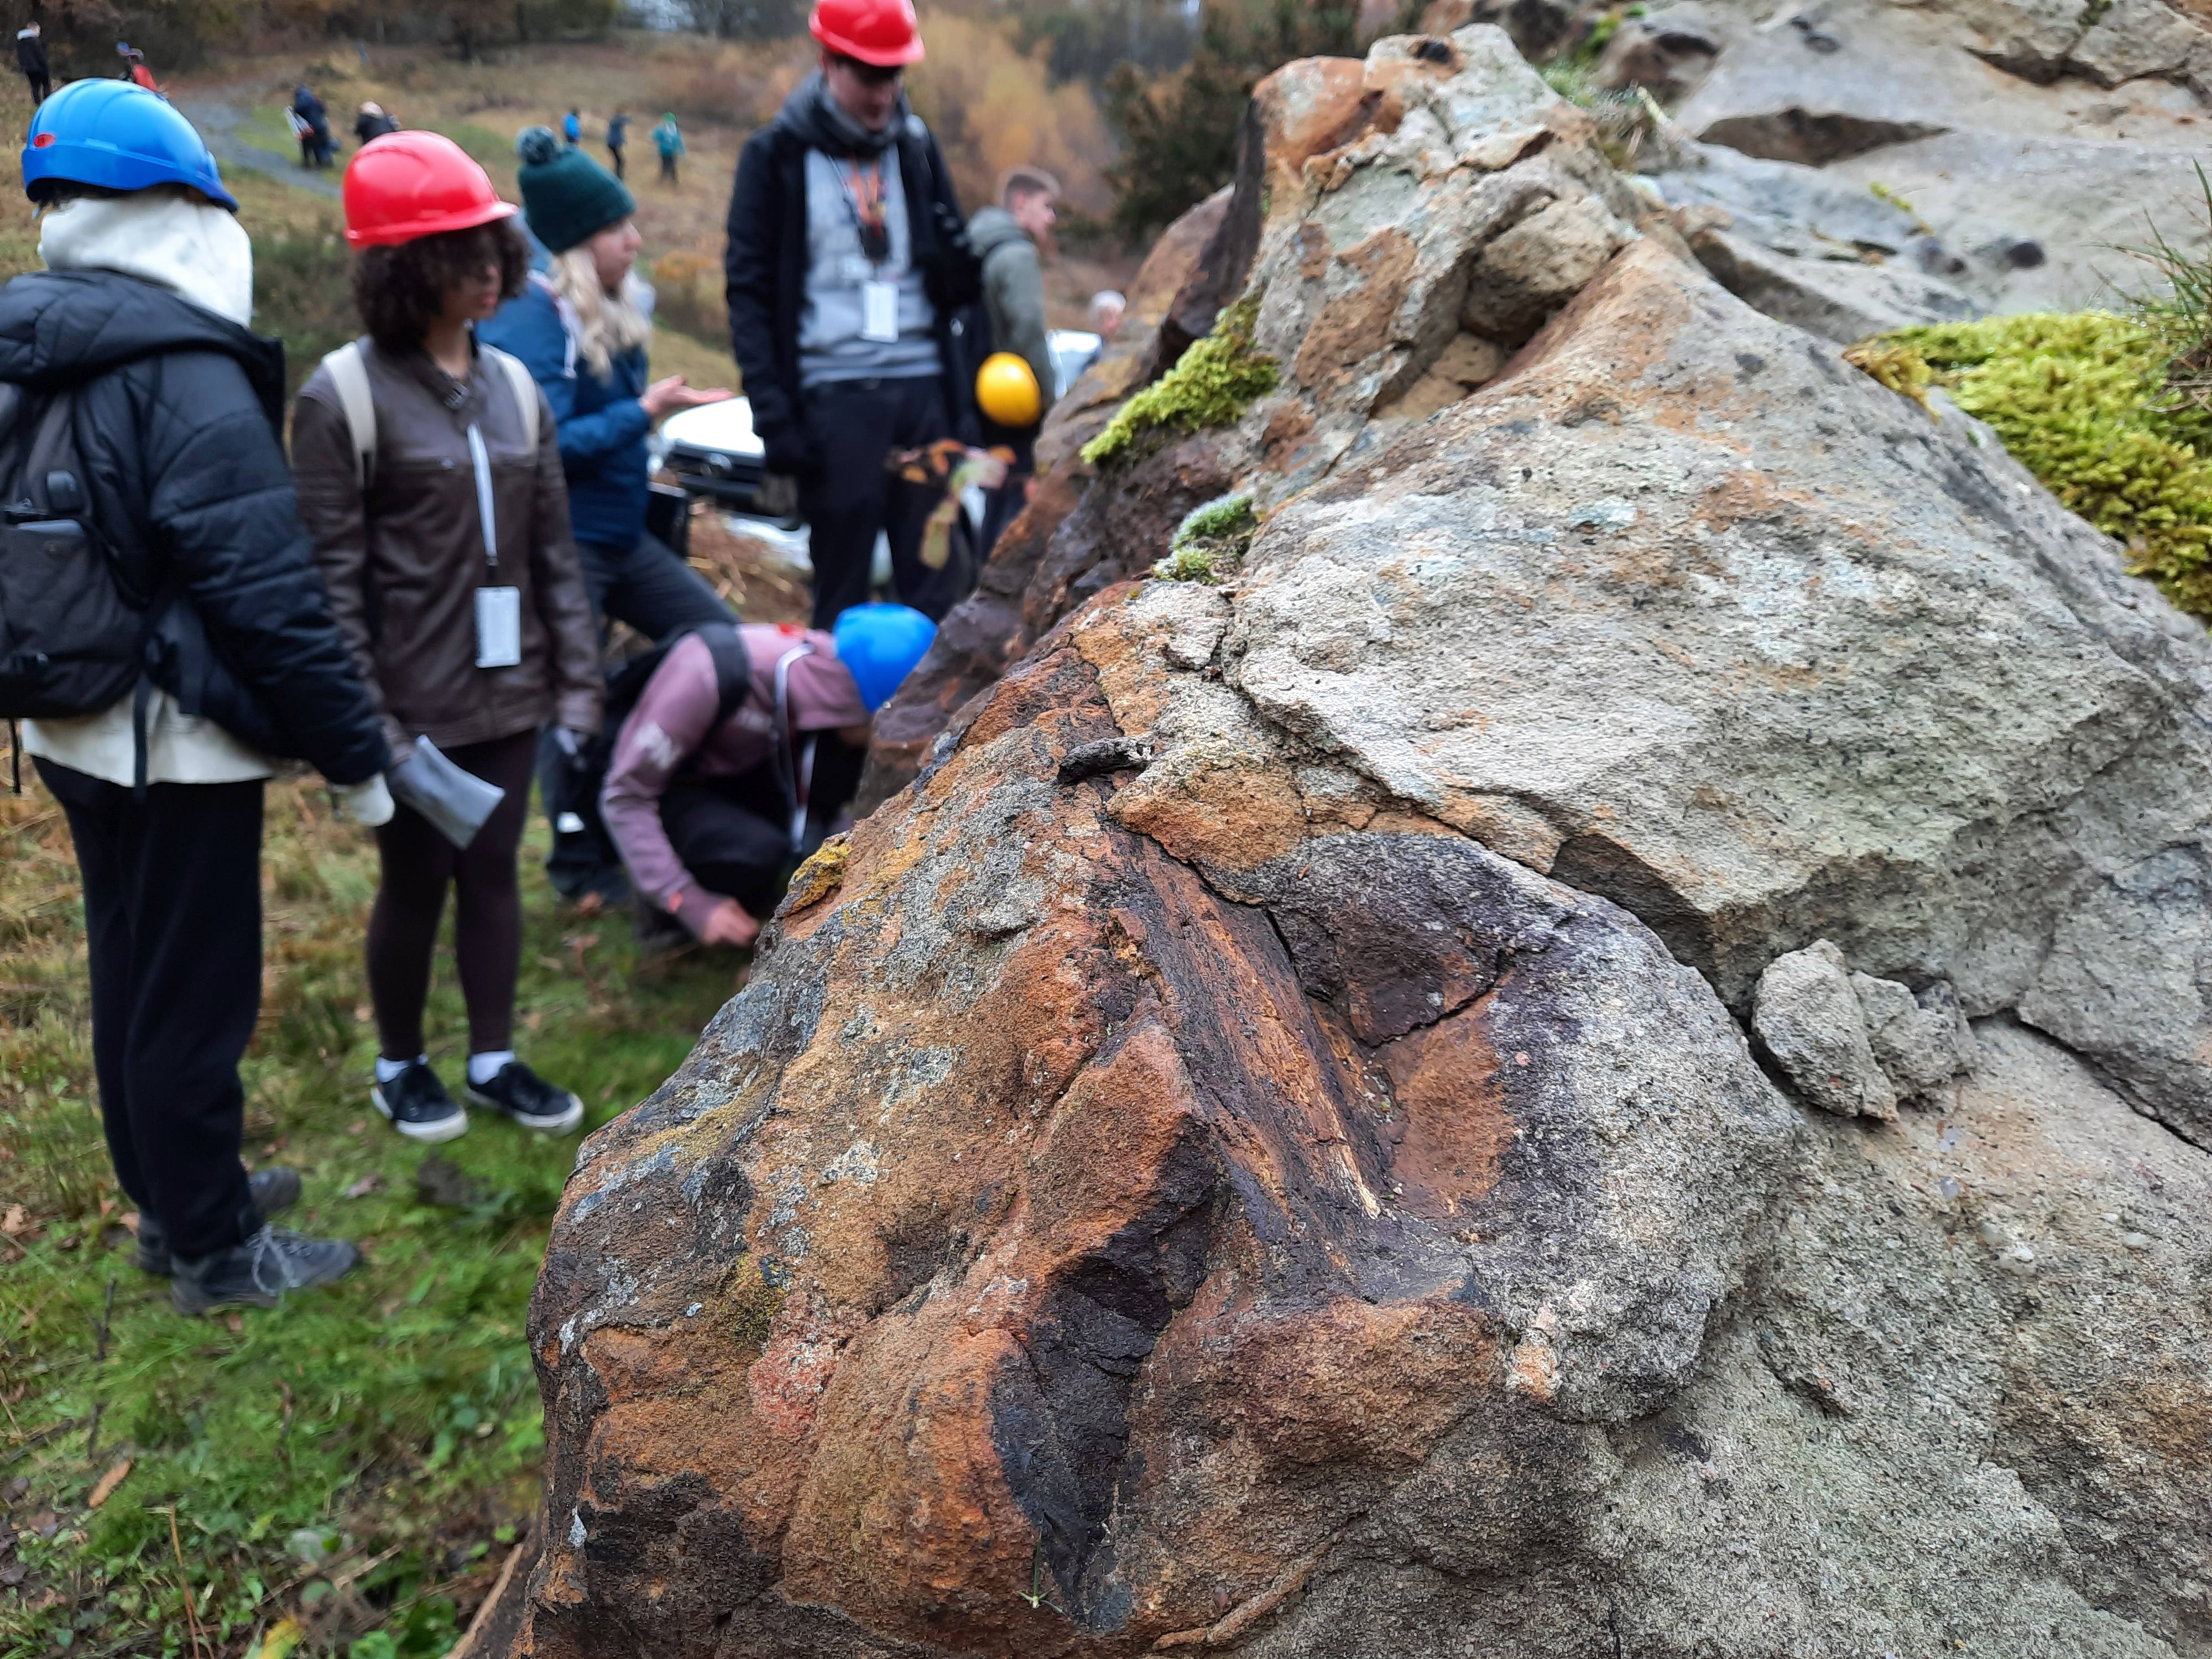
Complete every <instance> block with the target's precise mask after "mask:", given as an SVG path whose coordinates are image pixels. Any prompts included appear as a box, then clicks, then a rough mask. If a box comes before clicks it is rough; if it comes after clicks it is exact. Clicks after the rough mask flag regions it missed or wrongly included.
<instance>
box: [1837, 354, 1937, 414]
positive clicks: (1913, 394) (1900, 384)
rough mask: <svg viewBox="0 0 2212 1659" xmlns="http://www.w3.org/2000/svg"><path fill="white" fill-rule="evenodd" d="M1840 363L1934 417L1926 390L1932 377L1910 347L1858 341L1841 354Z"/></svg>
mask: <svg viewBox="0 0 2212 1659" xmlns="http://www.w3.org/2000/svg"><path fill="white" fill-rule="evenodd" d="M1844 362H1847V363H1849V364H1850V366H1851V367H1852V368H1856V369H1858V370H1860V371H1861V372H1862V373H1863V374H1871V375H1872V376H1873V377H1874V378H1875V380H1880V381H1881V383H1882V384H1883V385H1884V386H1887V387H1888V388H1889V389H1890V390H1891V391H1892V392H1895V393H1897V395H1898V396H1899V397H1900V398H1911V399H1912V401H1913V402H1914V403H1916V404H1919V405H1920V406H1921V408H1923V409H1924V410H1928V412H1929V414H1930V415H1933V414H1935V412H1936V410H1935V409H1934V407H1933V406H1932V405H1931V404H1929V401H1928V388H1929V386H1932V385H1933V384H1934V383H1935V376H1934V374H1933V373H1932V372H1931V371H1930V370H1929V367H1928V360H1927V359H1926V358H1925V357H1923V356H1921V355H1920V354H1919V353H1918V352H1917V351H1915V350H1914V349H1912V348H1911V346H1904V345H1896V344H1893V343H1891V342H1889V341H1887V340H1862V341H1860V342H1859V343H1858V344H1857V345H1855V346H1853V347H1852V348H1851V349H1850V350H1849V351H1846V352H1845V353H1844Z"/></svg>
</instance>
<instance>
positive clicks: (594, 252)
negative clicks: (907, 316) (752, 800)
mask: <svg viewBox="0 0 2212 1659" xmlns="http://www.w3.org/2000/svg"><path fill="white" fill-rule="evenodd" d="M516 148H517V149H518V150H519V152H520V155H521V160H522V166H521V168H520V171H519V172H518V173H516V175H515V182H516V184H517V185H519V186H520V189H521V191H522V206H523V213H524V216H525V217H526V220H527V222H528V223H529V226H530V231H531V234H532V235H533V236H534V237H536V238H537V240H538V244H539V246H542V247H543V248H544V250H545V258H544V259H543V260H542V261H541V262H539V263H538V266H537V268H536V269H533V270H532V272H531V273H530V280H529V281H528V283H526V285H525V286H524V288H523V289H522V292H521V293H520V294H518V295H515V296H514V297H513V298H512V299H510V300H508V301H507V302H506V303H505V304H504V305H502V306H501V307H500V308H499V311H498V313H497V314H496V315H495V316H494V317H493V318H492V319H490V320H489V322H487V323H485V324H484V325H483V327H482V328H480V329H479V330H478V331H477V337H479V338H480V339H482V340H483V342H484V343H486V344H488V345H493V346H496V347H498V348H499V349H501V350H502V351H506V352H508V353H511V354H512V355H513V356H515V357H517V358H519V359H520V361H521V362H522V363H523V364H524V365H525V366H526V368H528V369H529V370H530V373H531V374H532V377H533V378H534V379H535V380H537V382H538V386H539V388H540V389H541V390H542V391H543V392H544V393H545V402H546V406H547V407H548V408H549V409H550V410H552V413H553V420H554V423H555V424H556V427H557V428H559V435H560V446H561V465H562V471H564V472H565V473H566V475H567V477H568V519H569V522H570V524H571V525H572V526H574V535H575V539H576V551H577V554H578V556H579V557H580V559H581V561H582V564H583V570H584V585H585V587H586V591H587V592H589V594H590V596H591V602H592V611H593V613H594V616H595V617H596V618H597V620H598V622H599V626H600V628H601V629H605V625H606V623H607V622H608V621H609V620H610V619H612V620H616V621H620V622H624V623H629V626H630V627H632V628H634V629H636V630H637V631H638V632H639V633H640V634H641V635H644V636H645V637H646V638H647V639H648V640H653V641H660V640H664V639H665V638H667V637H668V636H669V635H671V634H674V633H676V632H678V630H679V629H684V628H688V627H696V626H697V625H698V624H700V623H726V622H729V621H731V620H732V617H731V615H730V611H729V607H728V606H727V605H724V604H723V603H722V601H721V599H720V597H719V596H718V595H717V594H716V593H715V592H714V589H713V588H712V587H711V586H708V582H707V580H706V578H705V577H703V576H702V575H701V574H699V573H698V572H697V571H696V570H694V569H693V568H691V567H690V565H688V564H686V563H684V561H683V560H682V559H680V558H678V556H676V554H675V553H674V552H673V551H671V550H670V549H669V548H668V547H667V546H666V545H665V544H664V543H662V542H660V541H659V540H658V539H656V538H654V537H653V536H651V535H649V534H648V533H647V531H646V527H645V520H646V508H647V502H648V501H649V500H650V498H651V489H650V482H649V480H650V477H651V474H652V465H651V462H650V460H649V459H648V458H647V454H646V437H647V434H648V433H650V432H651V431H652V429H653V422H655V421H657V420H659V418H660V417H661V416H663V415H666V414H670V413H671V412H673V411H675V410H681V409H696V408H698V407H699V406H700V405H701V404H712V403H720V402H722V401H724V400H725V399H726V398H728V397H729V395H730V394H729V393H728V392H726V391H723V390H722V389H721V388H720V387H715V388H714V389H712V390H696V391H695V390H694V389H693V388H691V387H690V386H686V385H685V384H684V377H683V376H682V375H681V374H671V375H670V376H669V377H668V378H667V379H665V380H650V378H649V374H648V370H647V361H646V348H647V346H648V345H649V344H650V343H652V339H653V313H652V307H653V290H652V289H649V288H647V286H646V285H645V283H643V282H642V281H641V280H640V279H639V277H638V275H637V272H636V270H635V265H636V264H637V250H638V234H637V226H636V224H635V222H634V221H633V220H632V219H631V217H630V216H631V215H632V214H633V213H635V211H636V210H637V203H636V201H635V198H633V197H631V195H630V193H629V188H628V187H627V186H626V185H623V183H622V182H621V181H620V180H618V179H616V178H615V177H614V176H613V175H612V174H611V173H609V172H608V171H607V170H606V169H605V167H601V166H600V165H599V163H598V162H597V161H593V160H592V158H591V157H590V156H588V155H585V154H584V152H583V151H582V150H580V149H563V148H562V147H561V145H560V144H558V143H556V142H555V140H554V137H553V135H552V133H551V132H550V131H547V130H546V129H545V128H544V127H530V128H526V129H525V131H524V132H523V134H522V137H521V138H520V141H519V142H518V143H517V146H516ZM579 760H580V756H579V755H578V754H576V753H574V752H573V751H568V752H564V751H563V750H562V747H561V736H560V732H559V729H558V728H557V727H555V728H549V729H548V731H547V732H545V734H544V737H543V738H541V740H540V742H539V744H538V792H539V793H540V795H541V796H542V797H543V798H544V804H545V813H546V816H547V817H549V818H550V819H551V820H552V823H553V829H554V836H553V851H552V854H551V856H550V857H549V858H548V859H547V860H546V865H545V868H546V873H547V874H548V875H549V876H550V877H551V878H552V880H553V884H554V886H555V887H556V888H557V889H559V890H561V891H562V893H564V894H566V895H567V896H569V897H571V898H575V897H579V896H581V895H583V894H584V893H586V892H594V891H595V892H598V893H599V894H600V895H601V896H603V897H605V898H608V899H613V900H618V899H621V898H622V897H623V896H625V894H626V888H627V884H626V883H625V882H624V881H623V876H622V867H621V866H620V864H619V863H618V862H617V860H616V858H615V854H614V849H613V848H612V847H611V845H609V844H607V842H606V841H605V836H603V835H602V834H601V833H600V832H599V830H598V829H597V828H596V827H595V825H594V823H592V820H593V818H594V817H595V814H594V813H593V812H592V804H591V802H590V801H589V800H588V799H578V798H577V796H576V793H575V789H574V785H575V781H576V775H577V771H578V762H579Z"/></svg>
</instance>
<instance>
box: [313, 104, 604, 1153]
mask: <svg viewBox="0 0 2212 1659" xmlns="http://www.w3.org/2000/svg"><path fill="white" fill-rule="evenodd" d="M344 195H345V216H346V240H348V241H349V242H350V243H351V244H352V245H353V246H354V248H355V250H356V257H355V260H354V271H353V294H354V303H355V306H356V308H357V309H358V310H359V311H360V313H361V318H362V324H363V325H364V326H365V327H366V328H367V329H368V338H367V339H366V340H365V341H362V342H357V343H356V344H354V345H351V346H348V347H344V348H342V349H340V350H339V351H336V352H333V353H331V356H329V357H327V358H325V360H324V362H323V366H322V367H321V368H319V369H318V370H317V371H316V372H315V374H314V376H313V378H312V379H311V380H308V382H307V386H305V387H304V388H303V389H302V390H301V393H300V399H299V403H298V405H297V407H296V409H295V412H294V415H293V420H292V429H293V453H294V457H295V463H296V465H297V466H298V469H299V477H300V503H301V509H302V511H303V512H304V513H305V514H306V517H307V527H308V529H309V530H310V531H311V532H313V536H314V538H315V549H316V553H317V556H318V557H319V559H320V561H321V563H322V568H323V574H324V576H325V579H326V580H328V582H329V584H330V591H331V614H332V615H334V616H335V617H337V623H338V626H339V628H340V629H343V632H344V634H345V636H346V638H347V639H348V640H349V641H350V642H351V644H352V646H353V650H354V654H355V656H356V659H358V660H359V662H360V663H361V665H362V670H363V671H364V673H365V675H366V677H367V678H368V682H369V689H370V690H371V692H372V693H373V694H374V696H375V697H376V699H377V702H378V703H379V705H380V710H381V712H382V714H383V715H384V717H385V726H386V735H387V737H388V738H389V740H390V742H391V743H392V747H393V750H394V751H395V752H398V753H401V754H403V755H404V754H406V753H408V752H410V751H411V750H412V747H413V745H414V744H415V743H416V741H417V740H418V739H421V738H428V740H429V741H430V742H431V743H432V744H435V746H436V747H437V748H438V749H439V750H441V751H443V753H444V754H445V755H446V756H447V758H449V759H450V760H452V761H453V763H455V764H457V765H459V767H460V768H462V769H464V770H465V771H468V772H471V773H473V774H474V775H476V776H477V777H479V778H481V779H483V781H485V782H487V783H489V784H492V785H493V786H495V787H497V788H499V789H501V790H502V791H504V792H505V794H504V798H503V799H501V801H500V803H499V805H498V806H497V808H496V809H495V811H493V812H492V814H491V816H490V817H489V820H488V821H487V822H486V823H484V824H483V827H482V829H479V830H478V831H477V834H476V836H475V838H474V839H473V840H472V841H471V842H469V843H468V845H467V846H466V847H465V848H459V849H457V848H455V847H454V846H453V844H452V843H451V842H448V841H447V839H446V838H445V836H443V835H442V834H441V832H440V831H439V829H436V828H435V827H434V826H433V824H432V823H431V820H430V819H429V818H428V817H424V816H423V815H422V814H421V813H419V812H417V811H415V810H414V809H413V808H411V807H409V806H405V805H402V806H400V807H399V808H398V811H397V812H395V814H394V815H393V817H392V822H391V823H388V824H386V826H385V827H384V828H383V829H380V830H379V831H378V832H377V850H378V852H379V854H380V855H381V859H382V864H383V879H382V882H381V884H380V886H379V887H378V889H377V895H376V905H375V908H374V911H373V912H372V913H371V915H370V916H369V923H368V988H369V1001H370V1003H371V1004H372V1006H374V1008H375V1011H376V1026H377V1037H378V1042H379V1044H380V1058H379V1060H377V1062H376V1083H375V1087H374V1090H373V1091H372V1093H371V1099H372V1101H373V1102H374V1104H375V1106H376V1109H377V1110H379V1111H380V1112H381V1113H383V1114H384V1115H385V1116H386V1117H387V1118H389V1119H390V1120H391V1121H392V1127H394V1128H396V1129H397V1130H398V1132H399V1133H401V1134H403V1135H405V1136H407V1137H409V1138H410V1139H415V1140H425V1141H427V1140H448V1139H452V1138H453V1136H455V1135H458V1134H459V1133H462V1132H463V1131H464V1130H465V1129H466V1128H467V1127H468V1117H467V1115H466V1113H465V1112H464V1111H463V1110H462V1109H461V1107H460V1106H459V1104H458V1103H456V1102H455V1101H454V1100H453V1097H452V1096H451V1095H449V1094H448V1093H447V1091H446V1085H444V1084H443V1083H442V1082H441V1081H440V1079H439V1077H438V1074H437V1073H436V1072H435V1071H434V1070H432V1069H431V1066H430V1061H429V1056H428V1045H427V1044H426V1043H425V1042H424V1041H423V1034H422V1010H423V1004H424V1002H425V1000H426V999H427V998H428V994H429V989H430V963H431V957H432V955H433V953H434V952H435V950H436V947H437V942H438V919H439V915H440V913H441V911H442V910H443V909H444V908H445V902H446V890H447V888H448V887H452V888H453V889H454V890H456V893H457V900H456V908H455V916H454V926H453V942H454V954H455V956H456V957H458V958H459V969H460V981H461V995H462V999H463V1000H464V1001H465V1003H466V1005H467V1007H468V1019H469V1059H468V1074H467V1084H468V1087H467V1094H468V1097H469V1098H470V1099H471V1101H473V1102H475V1103H477V1105H479V1106H484V1107H489V1108H491V1109H495V1110H498V1111H501V1112H504V1113H505V1114H507V1115H508V1116H509V1117H512V1118H513V1119H514V1120H515V1121H517V1122H519V1123H521V1124H522V1125H524V1126H525V1127H528V1128H532V1129H537V1130H541V1131H544V1132H545V1133H556V1134H558V1133H567V1132H568V1131H569V1130H571V1129H574V1127H576V1126H577V1124H578V1123H580V1121H582V1119H583V1115H584V1109H583V1105H582V1103H580V1101H578V1100H577V1098H576V1097H575V1096H574V1095H572V1094H570V1093H569V1092H568V1091H566V1090H564V1089H556V1088H555V1087H553V1086H552V1085H550V1084H548V1083H547V1082H545V1081H544V1079H542V1078H540V1077H539V1076H538V1074H537V1073H535V1072H533V1071H532V1070H531V1069H530V1067H529V1066H526V1065H524V1064H523V1063H522V1062H521V1061H520V1060H518V1059H517V1058H515V1055H514V1053H513V1046H512V1044H513V1027H514V987H515V978H516V975H517V972H518V970H519V969H520V962H521V954H522V909H521V893H520V887H519V884H518V883H517V880H516V869H515V854H516V849H517V847H518V845H519V843H520V840H521V836H522V824H523V819H524V817H525V814H526V809H527V806H528V803H529V799H530V772H531V761H532V756H533V755H534V754H535V752H536V750H537V746H538V728H539V727H540V726H544V725H546V724H547V723H548V722H550V721H557V722H558V723H559V724H560V725H561V726H563V727H565V728H567V729H568V730H569V731H571V732H576V733H579V734H588V733H589V732H592V730H593V729H594V728H595V727H596V726H597V725H598V723H599V699H600V681H599V652H598V646H599V641H598V640H597V638H596V637H595V636H594V635H593V633H592V613H591V607H590V605H589V603H588V601H587V600H586V598H585V596H584V576H583V572H582V570H581V569H580V568H579V567H578V565H577V562H576V550H575V547H574V544H572V543H571V542H570V541H569V539H568V492H567V490H566V489H564V488H563V486H562V482H561V452H560V447H559V439H558V437H557V436H556V433H555V430H554V425H553V418H552V415H551V413H550V410H547V409H546V408H545V400H544V396H543V395H542V394H541V393H540V392H538V388H537V387H536V386H533V385H532V383H531V381H530V379H529V376H528V375H527V374H526V373H525V372H524V370H523V369H522V367H521V365H520V364H519V363H516V362H514V361H513V359H512V358H509V357H507V356H506V355H505V354H504V353H501V352H499V351H496V350H494V349H488V348H487V349H479V347H478V345H477V340H476V337H475V327H476V325H477V324H478V323H480V322H482V321H483V319H486V318H489V316H490V315H491V314H492V313H493V312H494V311H495V310H497V309H498V307H499V305H500V302H501V301H502V300H506V299H511V298H513V296H514V295H516V294H518V293H520V291H521V289H522V283H523V278H524V273H525V272H526V270H527V269H528V267H529V252H528V249H527V248H526V246H525V244H524V242H523V239H522V236H521V234H520V232H519V231H518V230H516V228H514V226H513V224H512V223H511V222H510V219H511V216H513V212H514V210H513V208H512V207H511V206H509V205H508V204H507V203H505V202H502V201H501V200H500V199H499V197H498V195H497V193H496V192H495V191H493V189H492V186H491V180H490V179H488V178H486V177H485V176H484V171H483V168H482V167H478V166H477V164H476V163H475V162H474V161H471V160H470V159H469V158H468V156H467V155H466V154H465V152H464V151H463V150H462V149H460V147H459V145H457V144H455V143H453V141H452V140H451V139H449V138H446V137H441V136H440V135H439V134H437V133H434V132H395V133H392V134H390V135H389V136H387V137H383V138H380V139H378V140H377V141H376V142H375V143H373V144H371V145H369V146H368V148H367V149H363V150H362V153H361V154H360V155H358V156H356V158H355V160H354V164H353V165H352V167H349V168H348V169H347V170H346V176H345V192H344Z"/></svg>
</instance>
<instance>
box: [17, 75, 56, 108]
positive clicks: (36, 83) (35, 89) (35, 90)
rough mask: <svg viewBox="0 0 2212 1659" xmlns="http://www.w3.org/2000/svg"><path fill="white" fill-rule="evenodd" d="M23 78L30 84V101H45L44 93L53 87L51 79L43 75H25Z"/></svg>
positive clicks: (50, 90)
mask: <svg viewBox="0 0 2212 1659" xmlns="http://www.w3.org/2000/svg"><path fill="white" fill-rule="evenodd" d="M23 78H24V80H26V81H27V82H30V84H31V101H32V103H33V104H43V103H45V102H46V94H48V93H50V92H52V90H53V89H54V83H53V82H52V79H51V78H50V77H48V76H44V75H26V76H24V77H23Z"/></svg>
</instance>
